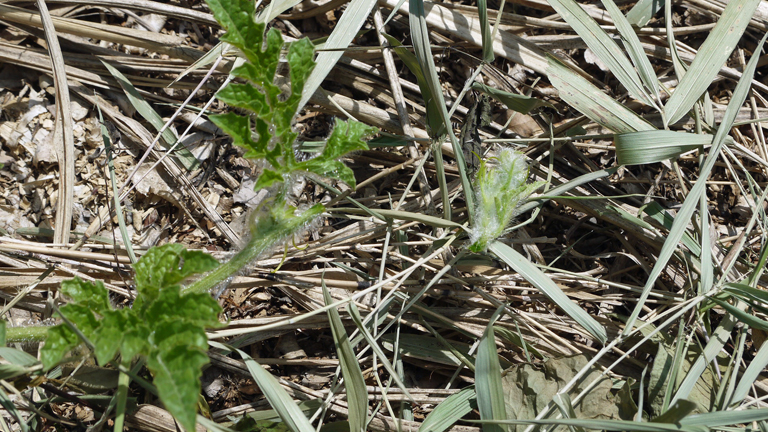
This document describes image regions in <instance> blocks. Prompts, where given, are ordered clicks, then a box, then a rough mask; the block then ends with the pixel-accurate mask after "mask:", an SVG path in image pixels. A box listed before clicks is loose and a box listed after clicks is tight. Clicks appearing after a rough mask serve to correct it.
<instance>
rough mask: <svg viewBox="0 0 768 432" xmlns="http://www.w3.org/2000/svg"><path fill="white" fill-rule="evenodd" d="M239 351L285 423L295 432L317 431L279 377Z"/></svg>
mask: <svg viewBox="0 0 768 432" xmlns="http://www.w3.org/2000/svg"><path fill="white" fill-rule="evenodd" d="M237 352H238V353H239V354H240V357H242V358H243V360H245V365H246V366H247V367H248V372H250V373H251V376H252V377H253V379H254V381H256V384H258V386H259V388H260V389H261V391H262V393H264V396H265V397H266V398H267V401H269V405H270V406H271V407H272V408H273V409H274V410H275V411H277V414H278V415H279V416H280V418H281V419H282V420H283V423H285V424H286V425H287V426H288V428H289V429H290V430H291V431H293V432H315V428H314V427H312V424H311V423H309V420H307V417H306V416H305V415H304V412H302V410H301V408H299V406H298V405H296V402H294V401H293V399H291V397H290V396H288V393H287V392H286V391H285V390H283V387H282V386H281V385H280V383H279V382H278V381H277V379H275V377H273V376H272V374H271V373H269V372H267V371H266V370H264V368H263V367H261V365H260V364H258V363H256V361H255V360H254V359H252V358H251V356H249V355H248V354H246V353H245V352H243V351H241V350H239V349H238V350H237Z"/></svg>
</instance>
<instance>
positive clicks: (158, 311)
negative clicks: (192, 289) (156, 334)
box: [144, 285, 222, 328]
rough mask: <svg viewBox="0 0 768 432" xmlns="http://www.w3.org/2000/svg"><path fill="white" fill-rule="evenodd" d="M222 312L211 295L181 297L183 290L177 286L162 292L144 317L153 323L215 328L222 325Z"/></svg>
mask: <svg viewBox="0 0 768 432" xmlns="http://www.w3.org/2000/svg"><path fill="white" fill-rule="evenodd" d="M220 312H221V306H219V303H218V302H217V301H216V300H214V299H213V298H212V297H211V296H210V295H209V294H202V293H199V294H196V293H189V294H185V295H181V288H180V287H179V286H178V285H176V286H172V287H168V288H165V289H163V290H162V291H160V294H159V295H158V296H157V299H156V300H155V301H154V302H153V303H152V304H151V305H150V306H149V307H148V308H147V310H146V312H145V313H144V316H145V317H146V319H147V321H149V322H152V323H159V322H163V321H168V322H170V321H178V322H180V323H184V324H185V325H191V326H195V327H198V328H203V327H208V328H213V327H220V326H221V325H222V324H221V323H220V322H219V320H218V316H219V313H220Z"/></svg>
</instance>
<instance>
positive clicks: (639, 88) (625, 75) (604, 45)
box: [549, 0, 655, 106]
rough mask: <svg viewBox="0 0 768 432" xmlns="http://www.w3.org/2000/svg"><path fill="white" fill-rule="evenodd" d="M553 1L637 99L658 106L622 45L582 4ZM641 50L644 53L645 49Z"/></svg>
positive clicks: (552, 4) (562, 0) (554, 5)
mask: <svg viewBox="0 0 768 432" xmlns="http://www.w3.org/2000/svg"><path fill="white" fill-rule="evenodd" d="M549 4H550V5H551V6H552V7H553V8H554V9H555V10H556V11H557V12H558V13H559V14H560V16H561V17H563V19H564V20H565V21H566V22H567V23H568V24H570V25H571V27H573V29H574V30H575V31H576V33H578V35H579V36H581V38H582V39H584V42H586V43H587V46H588V47H589V48H590V49H591V50H592V51H593V52H594V53H595V55H596V56H597V57H598V58H599V59H600V60H601V61H602V62H603V63H605V65H606V66H607V67H608V69H610V70H611V72H613V75H614V76H615V77H616V79H618V80H619V82H620V83H621V84H622V85H623V86H624V88H626V89H627V91H628V92H629V94H630V95H631V96H632V97H633V98H635V99H637V100H639V101H641V102H643V103H645V104H646V105H650V106H655V103H654V102H653V98H652V97H651V95H650V94H649V93H648V92H647V91H646V90H645V89H644V88H643V82H642V80H641V79H640V76H639V75H638V74H637V71H635V68H634V67H633V66H632V63H631V62H630V61H629V59H628V58H627V56H625V55H624V53H623V52H622V51H621V48H620V47H619V45H618V44H617V43H616V42H615V41H614V40H613V38H611V36H609V35H608V33H606V31H605V30H603V29H602V28H601V27H600V25H599V24H597V22H595V20H594V19H592V17H590V16H589V14H588V13H586V12H585V11H584V9H582V8H581V6H579V4H578V3H576V2H575V1H574V0H550V1H549ZM619 14H621V13H620V12H619ZM622 17H623V15H622ZM633 34H634V32H633ZM640 52H641V53H642V49H641V51H640Z"/></svg>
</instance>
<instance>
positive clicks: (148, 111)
mask: <svg viewBox="0 0 768 432" xmlns="http://www.w3.org/2000/svg"><path fill="white" fill-rule="evenodd" d="M101 63H102V64H103V65H104V67H106V68H107V70H108V71H109V73H111V74H112V76H113V77H114V78H115V79H116V80H117V83H118V84H120V87H122V89H123V93H125V95H126V96H127V97H128V101H129V102H131V105H132V106H133V107H134V108H136V111H137V112H138V113H139V114H141V116H142V117H144V119H145V120H146V121H148V122H149V123H150V124H151V125H152V126H153V127H154V128H155V130H157V131H158V132H161V131H162V134H161V135H160V136H161V137H162V139H163V141H164V143H165V145H164V147H165V148H169V147H171V146H173V145H174V144H176V140H177V137H176V134H174V133H173V130H171V129H170V128H167V127H165V121H164V120H163V118H162V117H160V114H158V113H157V111H155V109H154V108H152V106H151V105H150V104H149V103H148V102H147V101H146V100H145V99H144V98H143V97H142V96H141V94H140V93H139V92H138V91H137V90H136V87H134V86H133V84H131V82H130V81H128V78H126V77H125V75H123V74H122V72H120V71H119V70H117V69H116V68H115V67H114V66H112V65H111V64H109V63H107V62H105V61H103V60H102V61H101ZM173 155H174V156H176V158H177V159H178V160H179V162H180V163H181V164H182V165H183V166H184V168H186V169H187V170H189V171H193V170H195V169H196V168H197V167H198V165H200V162H199V161H198V160H197V158H195V156H194V155H192V153H191V152H190V151H189V150H187V149H185V148H179V149H177V150H175V151H174V152H173Z"/></svg>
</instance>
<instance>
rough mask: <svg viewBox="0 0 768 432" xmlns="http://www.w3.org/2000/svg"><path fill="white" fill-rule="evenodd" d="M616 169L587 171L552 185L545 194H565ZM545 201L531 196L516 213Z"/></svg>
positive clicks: (616, 168)
mask: <svg viewBox="0 0 768 432" xmlns="http://www.w3.org/2000/svg"><path fill="white" fill-rule="evenodd" d="M616 171H618V167H614V168H608V169H603V170H599V171H594V172H591V173H587V174H582V175H580V176H578V177H576V178H575V179H573V180H571V181H569V182H566V183H563V184H561V185H560V186H556V187H553V188H552V189H550V190H548V191H547V194H548V195H565V193H566V192H568V191H569V190H571V189H575V188H577V187H579V186H581V185H584V184H587V183H589V182H591V181H595V180H599V179H601V178H605V177H608V176H610V175H613V174H614V173H616ZM545 201H548V199H547V200H545V199H538V198H536V197H534V198H531V199H530V200H529V201H528V202H527V203H525V204H523V205H521V206H520V207H518V209H517V213H518V214H523V213H525V212H527V211H529V210H533V209H535V208H536V207H538V206H539V205H541V204H542V203H544V202H545Z"/></svg>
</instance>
